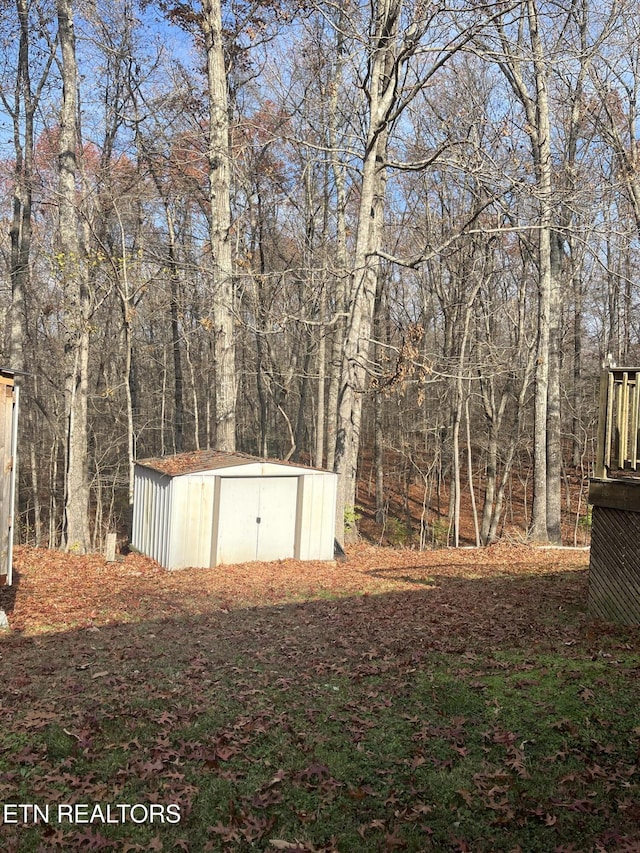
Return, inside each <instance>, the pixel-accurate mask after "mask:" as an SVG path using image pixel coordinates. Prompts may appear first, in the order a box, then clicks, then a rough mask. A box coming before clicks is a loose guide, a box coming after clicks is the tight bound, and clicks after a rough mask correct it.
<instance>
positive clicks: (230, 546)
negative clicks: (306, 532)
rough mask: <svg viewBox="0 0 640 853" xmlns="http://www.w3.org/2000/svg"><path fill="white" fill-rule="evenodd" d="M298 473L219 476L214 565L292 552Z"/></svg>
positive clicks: (289, 555) (266, 559)
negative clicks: (295, 475)
mask: <svg viewBox="0 0 640 853" xmlns="http://www.w3.org/2000/svg"><path fill="white" fill-rule="evenodd" d="M298 479H299V478H298V477H291V476H285V477H221V478H220V499H219V504H218V513H219V515H218V524H217V526H216V529H217V536H218V539H217V543H216V549H215V554H216V560H215V561H216V565H223V564H226V565H228V564H232V563H245V562H249V561H251V560H265V561H268V560H284V559H286V558H288V557H293V556H294V554H295V538H296V513H297V505H298Z"/></svg>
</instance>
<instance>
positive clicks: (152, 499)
mask: <svg viewBox="0 0 640 853" xmlns="http://www.w3.org/2000/svg"><path fill="white" fill-rule="evenodd" d="M336 485H337V476H336V475H335V474H333V473H331V472H329V471H322V470H319V469H317V468H307V467H304V466H302V465H293V464H289V463H287V462H278V461H275V460H265V459H258V458H256V457H253V456H246V455H244V454H241V453H224V452H222V451H214V450H203V451H197V452H193V453H179V454H176V455H174V456H165V457H162V458H156V459H143V460H140V461H139V462H138V463H137V464H136V467H135V476H134V499H133V523H132V532H131V544H132V545H133V547H134V548H136V549H137V550H138V551H141V552H142V553H143V554H146V555H147V556H149V557H152V558H153V559H154V560H157V561H158V562H159V563H160V564H161V565H162V566H164V567H165V568H167V569H180V568H186V567H187V566H193V567H198V568H208V567H210V566H218V565H221V564H231V563H244V562H248V561H251V560H265V561H268V560H282V559H287V558H288V557H293V558H295V559H297V560H332V559H333V555H334V550H333V549H334V537H335V514H336Z"/></svg>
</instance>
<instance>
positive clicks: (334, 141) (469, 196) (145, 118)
mask: <svg viewBox="0 0 640 853" xmlns="http://www.w3.org/2000/svg"><path fill="white" fill-rule="evenodd" d="M1 8H2V14H1V16H0V28H1V29H0V40H1V42H2V52H1V54H0V56H1V57H2V58H1V59H0V62H1V65H0V101H1V103H0V129H1V131H2V134H1V137H0V194H1V196H0V217H1V220H2V229H1V234H0V252H1V253H2V273H1V277H0V324H1V326H2V335H1V336H0V344H1V345H2V347H3V353H2V363H3V364H4V365H5V366H7V367H10V368H11V369H14V370H16V371H17V372H18V379H19V382H20V384H21V422H20V436H19V470H18V473H19V518H18V519H17V522H18V525H17V531H18V533H17V535H18V537H19V539H20V541H23V542H29V543H33V544H37V545H47V544H48V545H50V546H51V547H64V548H66V549H68V550H74V551H79V552H84V551H87V550H90V549H92V548H96V547H100V546H101V544H102V541H103V538H104V535H105V533H106V532H107V531H108V530H114V529H118V530H119V531H121V532H124V531H125V530H126V524H127V519H128V514H129V508H130V503H131V501H132V488H133V464H134V460H135V459H136V458H143V457H147V456H154V455H161V454H168V453H173V452H177V451H186V450H195V449H204V448H209V447H214V448H219V449H224V450H241V451H244V452H247V453H252V454H258V455H261V456H270V457H277V458H281V459H291V460H294V461H301V462H305V463H308V464H312V465H317V466H322V467H327V468H329V469H332V470H335V471H336V472H337V473H338V474H339V475H340V477H339V483H340V488H339V517H340V519H341V520H342V519H344V521H345V529H346V535H347V536H349V535H353V534H354V532H355V527H356V523H357V519H358V517H359V516H360V515H361V514H362V513H363V512H364V510H363V509H362V505H363V504H365V503H368V505H369V508H370V514H371V519H370V521H371V524H372V528H371V529H373V530H375V531H376V535H379V536H380V537H382V536H383V535H384V534H385V531H386V533H387V541H393V537H392V536H391V535H390V534H391V533H393V534H394V536H395V540H396V541H399V542H400V541H401V542H403V543H404V544H409V543H413V544H415V545H420V546H426V545H428V544H430V543H432V542H440V543H442V542H448V543H449V544H454V545H457V544H459V543H460V542H461V541H462V540H463V538H465V537H463V534H462V533H461V517H462V514H466V517H467V518H469V517H470V518H472V521H473V525H472V528H473V532H472V533H471V534H470V535H467V536H466V539H470V540H471V541H475V542H477V543H478V544H489V543H491V542H493V541H495V540H496V538H498V537H499V536H500V535H501V533H502V532H503V531H504V530H505V529H510V527H511V526H512V525H514V524H515V525H516V526H518V525H519V526H520V528H521V529H522V531H523V535H524V532H526V533H527V535H528V536H529V537H530V538H531V539H532V540H534V541H538V542H552V543H558V542H560V541H561V540H562V539H563V538H564V541H570V540H571V538H572V537H573V539H574V541H575V534H576V531H577V530H578V529H579V527H580V529H582V525H584V524H586V509H587V508H586V483H587V479H588V477H589V476H590V474H591V473H592V464H593V439H594V434H595V419H596V417H597V412H596V400H597V394H598V378H599V371H600V365H601V362H602V360H603V358H605V357H606V356H607V355H608V354H611V356H612V358H613V359H615V361H616V362H617V363H618V364H623V363H625V364H637V363H639V362H640V351H639V345H638V328H637V318H638V314H637V308H638V291H637V287H636V284H635V281H636V279H637V276H638V269H639V266H640V251H639V249H640V246H639V240H640V150H639V148H638V139H637V137H638V132H639V131H640V128H639V127H638V117H639V116H638V111H639V110H640V31H639V30H640V4H638V2H637V0H629V2H617V0H608V2H605V3H604V5H600V4H596V3H595V2H594V0H573V2H571V3H569V2H563V0H559V2H547V0H520V2H513V3H508V2H500V3H492V2H486V3H485V2H479V3H464V2H458V0H453V2H452V3H447V4H445V3H438V2H436V3H423V2H422V0H369V2H363V0H334V2H331V1H330V0H328V2H323V0H309V2H304V0H303V2H299V3H287V2H284V3H278V4H274V3H272V2H270V0H258V2H249V0H231V1H230V2H228V3H223V4H222V5H220V0H202V2H201V3H197V2H195V3H178V2H170V0H162V2H160V0H159V2H155V3H154V2H152V0H110V2H108V3H107V2H104V0H91V2H90V0H2V3H1Z"/></svg>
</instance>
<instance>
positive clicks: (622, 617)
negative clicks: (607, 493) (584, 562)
mask: <svg viewBox="0 0 640 853" xmlns="http://www.w3.org/2000/svg"><path fill="white" fill-rule="evenodd" d="M592 520H593V523H592V529H591V559H590V564H589V610H590V612H591V614H592V615H593V616H595V617H597V618H598V619H603V620H604V621H606V622H620V623H623V624H627V625H637V624H640V513H637V512H628V511H626V510H620V509H610V508H609V507H602V506H594V507H593V516H592Z"/></svg>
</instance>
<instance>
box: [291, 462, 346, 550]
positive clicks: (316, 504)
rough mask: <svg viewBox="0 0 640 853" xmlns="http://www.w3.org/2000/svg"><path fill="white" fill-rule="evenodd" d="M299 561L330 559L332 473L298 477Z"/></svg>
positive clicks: (333, 508)
mask: <svg viewBox="0 0 640 853" xmlns="http://www.w3.org/2000/svg"><path fill="white" fill-rule="evenodd" d="M302 480H303V485H302V506H301V517H300V522H299V526H300V539H299V550H298V558H299V559H300V560H332V559H333V547H334V538H335V514H336V484H337V478H336V475H335V474H330V473H327V474H322V473H321V474H315V473H313V474H309V473H307V474H305V476H304V477H303V478H302Z"/></svg>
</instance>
